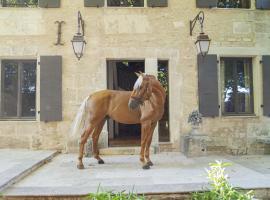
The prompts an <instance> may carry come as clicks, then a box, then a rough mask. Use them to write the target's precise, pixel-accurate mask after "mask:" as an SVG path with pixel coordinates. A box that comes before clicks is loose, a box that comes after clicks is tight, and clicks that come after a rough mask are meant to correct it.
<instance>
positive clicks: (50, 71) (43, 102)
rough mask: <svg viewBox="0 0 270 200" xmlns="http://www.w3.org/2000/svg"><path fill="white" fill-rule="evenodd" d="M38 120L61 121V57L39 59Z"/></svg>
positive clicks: (42, 57)
mask: <svg viewBox="0 0 270 200" xmlns="http://www.w3.org/2000/svg"><path fill="white" fill-rule="evenodd" d="M40 120H41V121H61V120H62V56H41V57H40Z"/></svg>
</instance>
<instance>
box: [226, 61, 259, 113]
mask: <svg viewBox="0 0 270 200" xmlns="http://www.w3.org/2000/svg"><path fill="white" fill-rule="evenodd" d="M221 73H222V74H223V80H222V84H223V93H222V99H223V104H222V111H223V113H225V114H251V113H253V112H254V110H253V92H252V64H251V59H250V58H223V59H222V61H221Z"/></svg>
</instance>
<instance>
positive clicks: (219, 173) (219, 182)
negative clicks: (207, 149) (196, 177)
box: [192, 161, 253, 200]
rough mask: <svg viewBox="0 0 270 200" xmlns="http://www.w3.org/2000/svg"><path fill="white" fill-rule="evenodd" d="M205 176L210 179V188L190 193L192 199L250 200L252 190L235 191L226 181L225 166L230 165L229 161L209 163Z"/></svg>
mask: <svg viewBox="0 0 270 200" xmlns="http://www.w3.org/2000/svg"><path fill="white" fill-rule="evenodd" d="M209 166H210V169H209V170H207V174H208V176H207V178H208V179H209V181H210V185H211V190H210V191H207V192H196V193H193V194H192V200H252V199H253V191H249V192H247V193H245V194H243V193H241V192H239V191H237V189H236V188H233V187H232V186H231V185H230V183H229V182H228V175H227V174H225V167H228V166H231V164H230V163H223V162H219V161H216V163H210V164H209Z"/></svg>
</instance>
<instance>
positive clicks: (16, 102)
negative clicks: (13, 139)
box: [0, 60, 36, 119]
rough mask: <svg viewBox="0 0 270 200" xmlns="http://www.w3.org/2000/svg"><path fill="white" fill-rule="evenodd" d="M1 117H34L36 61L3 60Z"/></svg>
mask: <svg viewBox="0 0 270 200" xmlns="http://www.w3.org/2000/svg"><path fill="white" fill-rule="evenodd" d="M0 111H1V112H0V116H1V118H15V119H17V118H20V119H23V118H35V115H36V61H35V60H27V61H26V60H25V61H17V60H3V61H2V65H1V109H0Z"/></svg>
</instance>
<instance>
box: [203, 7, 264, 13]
mask: <svg viewBox="0 0 270 200" xmlns="http://www.w3.org/2000/svg"><path fill="white" fill-rule="evenodd" d="M208 9H210V10H228V11H237V12H239V11H242V10H243V11H245V12H246V11H255V10H261V9H256V8H216V7H214V8H208ZM265 11H266V10H265Z"/></svg>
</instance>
